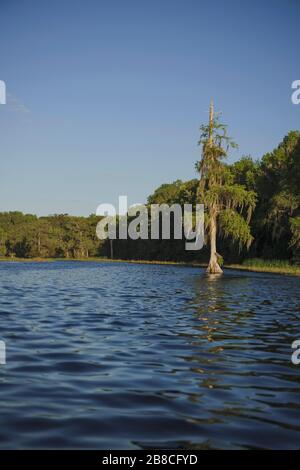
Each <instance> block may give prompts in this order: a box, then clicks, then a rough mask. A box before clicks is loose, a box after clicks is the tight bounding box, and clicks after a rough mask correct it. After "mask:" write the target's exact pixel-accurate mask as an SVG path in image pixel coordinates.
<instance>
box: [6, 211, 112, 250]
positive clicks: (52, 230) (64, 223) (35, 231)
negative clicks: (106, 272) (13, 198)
mask: <svg viewBox="0 0 300 470" xmlns="http://www.w3.org/2000/svg"><path fill="white" fill-rule="evenodd" d="M98 220H99V217H96V216H95V215H91V216H90V217H73V216H69V215H67V214H60V215H53V216H48V217H37V216H36V215H31V214H22V212H2V213H0V256H2V257H4V256H5V257H6V256H7V257H18V258H89V257H94V256H105V255H106V252H105V246H104V243H103V242H102V243H101V242H100V241H99V240H98V238H97V237H96V233H95V229H96V225H97V222H98Z"/></svg>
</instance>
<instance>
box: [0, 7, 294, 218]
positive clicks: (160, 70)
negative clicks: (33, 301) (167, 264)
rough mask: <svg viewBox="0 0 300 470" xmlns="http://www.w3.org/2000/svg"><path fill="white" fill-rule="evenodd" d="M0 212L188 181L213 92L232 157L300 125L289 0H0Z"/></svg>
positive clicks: (83, 206) (257, 152) (57, 206)
mask: <svg viewBox="0 0 300 470" xmlns="http://www.w3.org/2000/svg"><path fill="white" fill-rule="evenodd" d="M0 18H1V27H0V79H1V80H5V82H6V86H7V92H8V103H7V105H0V136H1V156H0V211H5V210H21V211H23V212H30V213H37V214H39V215H46V214H53V213H69V214H75V215H88V214H90V213H92V212H95V210H96V207H97V205H98V204H100V203H104V202H107V203H115V202H116V200H117V197H118V195H119V194H127V195H128V198H129V202H130V203H139V202H144V201H145V200H146V197H147V196H148V195H149V194H150V193H151V192H152V191H153V190H154V189H155V187H157V186H158V185H160V184H161V183H164V182H171V181H173V180H176V179H178V178H180V179H183V180H185V179H190V178H194V177H195V176H196V174H195V172H194V163H195V161H196V160H197V159H198V158H199V148H198V147H197V139H198V128H199V126H200V124H201V123H203V122H205V121H207V118H208V112H207V110H208V106H209V100H210V98H211V97H213V98H214V100H215V106H216V109H217V110H221V111H222V112H223V120H224V121H225V122H226V123H227V124H228V125H229V131H230V134H231V135H232V136H233V137H234V138H235V140H236V141H237V142H238V144H239V150H238V151H235V152H233V153H232V155H231V156H230V161H234V160H236V159H237V158H239V156H241V155H243V154H251V155H252V156H253V157H255V158H260V157H261V156H262V155H263V154H264V153H265V152H267V151H269V150H272V148H274V147H275V146H276V145H277V144H278V143H279V141H280V140H281V139H282V138H283V136H284V135H285V134H286V133H287V132H288V131H289V130H290V129H300V106H295V105H293V104H292V103H291V98H290V97H291V83H292V81H293V80H296V79H300V60H299V18H300V2H299V1H298V0H285V1H284V0H269V1H268V0H266V1H263V2H262V1H255V0H252V1H251V2H250V1H249V2H245V1H237V0H227V1H226V2H225V1H224V0H222V1H221V0H215V1H214V2H211V1H206V0H204V1H201V0H198V1H196V0H180V1H179V0H178V1H177V0H159V1H158V0H151V1H149V0H140V1H134V0H127V1H124V0H114V1H102V0H98V1H96V0H86V1H83V0H81V1H78V0H72V1H71V0H70V1H68V0H60V1H58V0H51V2H49V1H44V0H40V1H38V0H35V1H33V0H26V2H23V1H20V0H18V1H17V0H0Z"/></svg>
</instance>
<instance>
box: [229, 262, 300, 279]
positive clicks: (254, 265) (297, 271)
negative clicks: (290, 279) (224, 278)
mask: <svg viewBox="0 0 300 470" xmlns="http://www.w3.org/2000/svg"><path fill="white" fill-rule="evenodd" d="M227 268H229V269H242V270H245V271H256V272H262V273H278V274H292V275H294V276H300V266H297V265H292V264H290V263H289V262H288V261H284V260H264V259H260V258H253V259H248V260H245V261H243V263H242V264H231V265H228V266H227Z"/></svg>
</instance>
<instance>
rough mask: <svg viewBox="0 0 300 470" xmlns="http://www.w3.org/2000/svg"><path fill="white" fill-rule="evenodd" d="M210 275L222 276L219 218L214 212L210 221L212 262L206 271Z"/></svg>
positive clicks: (210, 261)
mask: <svg viewBox="0 0 300 470" xmlns="http://www.w3.org/2000/svg"><path fill="white" fill-rule="evenodd" d="M206 272H207V273H209V274H222V273H223V271H222V269H221V267H220V265H219V263H218V255H217V217H216V214H215V213H214V212H213V213H212V214H211V219H210V260H209V264H208V267H207V270H206Z"/></svg>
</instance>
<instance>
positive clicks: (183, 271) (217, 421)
mask: <svg viewBox="0 0 300 470" xmlns="http://www.w3.org/2000/svg"><path fill="white" fill-rule="evenodd" d="M296 339H300V278H297V277H287V276H280V275H272V274H258V273H247V272H240V271H226V273H225V275H224V276H222V277H212V276H207V275H206V274H205V272H204V270H201V269H196V268H189V267H180V266H167V265H165V266H163V265H161V266H158V265H135V264H127V263H96V262H76V261H74V262H71V261H70V262H65V261H62V262H51V263H31V262H26V263H22V262H11V263H0V340H3V341H5V344H6V365H0V447H1V448H20V449H30V448H36V449H37V448H44V449H45V448H72V449H73V448H96V449H105V448H110V449H117V448H119V449H139V448H143V449H148V448H157V449H159V448H170V449H227V448H234V449H243V448H247V449H251V448H265V449H269V448H300V365H298V366H297V365H293V364H292V362H291V354H292V349H291V343H292V342H293V341H294V340H296Z"/></svg>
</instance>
